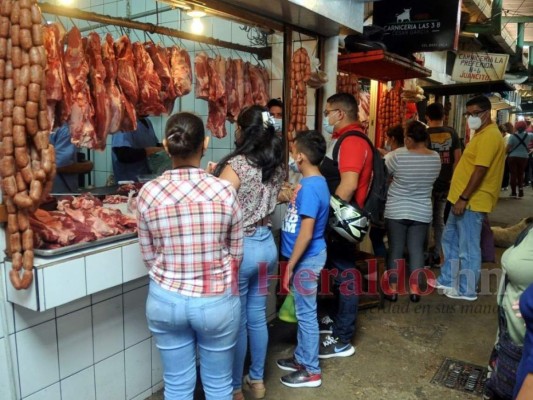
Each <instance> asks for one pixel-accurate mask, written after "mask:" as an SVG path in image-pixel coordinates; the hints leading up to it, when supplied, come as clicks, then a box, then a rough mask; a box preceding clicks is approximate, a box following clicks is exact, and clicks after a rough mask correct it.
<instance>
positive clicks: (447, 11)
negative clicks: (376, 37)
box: [373, 0, 461, 54]
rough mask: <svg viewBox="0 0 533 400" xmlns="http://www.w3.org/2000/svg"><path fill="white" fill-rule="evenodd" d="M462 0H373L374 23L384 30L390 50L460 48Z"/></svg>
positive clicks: (385, 41)
mask: <svg viewBox="0 0 533 400" xmlns="http://www.w3.org/2000/svg"><path fill="white" fill-rule="evenodd" d="M460 3H461V2H460V1H459V0H382V1H379V2H376V3H374V16H373V24H374V25H377V26H380V27H382V28H383V29H384V30H385V36H384V37H383V43H385V45H386V46H387V50H389V51H391V52H394V53H399V54H408V53H414V52H418V51H422V52H426V51H441V50H457V46H458V42H459V21H460V17H461V7H460Z"/></svg>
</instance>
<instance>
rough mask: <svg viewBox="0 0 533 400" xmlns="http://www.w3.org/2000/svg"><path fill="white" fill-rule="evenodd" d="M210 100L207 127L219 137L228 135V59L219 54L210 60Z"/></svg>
mask: <svg viewBox="0 0 533 400" xmlns="http://www.w3.org/2000/svg"><path fill="white" fill-rule="evenodd" d="M208 70H209V100H208V103H207V108H208V113H207V129H209V130H210V131H211V133H212V134H213V135H215V136H216V137H217V138H223V137H225V136H226V134H227V133H226V114H227V109H228V99H227V97H226V61H225V60H224V59H223V58H222V57H220V56H217V57H216V58H215V59H211V58H210V59H209V60H208Z"/></svg>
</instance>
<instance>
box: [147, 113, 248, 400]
mask: <svg viewBox="0 0 533 400" xmlns="http://www.w3.org/2000/svg"><path fill="white" fill-rule="evenodd" d="M208 143H209V138H208V137H206V136H205V133H204V126H203V123H202V120H201V119H200V118H198V117H197V116H196V115H194V114H190V113H185V112H182V113H178V114H175V115H173V116H172V117H170V118H169V120H168V122H167V125H166V128H165V139H164V141H163V146H164V147H165V150H166V151H167V152H168V153H169V155H170V157H171V159H172V167H173V169H172V170H170V171H166V172H164V173H163V175H161V176H160V177H158V178H156V179H154V180H152V181H150V182H148V183H146V184H145V185H144V186H143V188H142V189H141V191H140V193H139V196H138V199H137V211H138V213H137V215H138V217H137V218H138V230H139V244H140V247H141V252H142V256H143V259H144V262H145V264H146V266H147V268H149V270H150V271H149V275H150V285H149V292H148V299H147V301H146V318H147V320H148V328H149V329H150V331H151V332H152V334H153V336H154V338H155V341H156V346H157V348H158V349H159V352H160V355H161V361H162V364H163V379H164V383H165V400H176V399H180V400H183V399H190V400H192V399H193V395H194V387H195V384H196V360H197V356H198V358H199V360H200V373H201V377H202V384H203V388H204V392H205V397H206V399H208V400H221V399H222V400H231V399H232V392H233V387H232V367H233V354H234V351H235V345H236V342H237V333H238V329H239V314H240V298H239V296H238V294H237V293H236V290H235V291H234V290H232V288H233V279H236V278H235V277H234V275H235V271H237V269H238V267H239V264H240V262H241V259H242V244H243V234H242V212H241V208H240V206H239V203H238V200H237V194H236V192H235V189H234V188H233V187H232V186H231V185H230V184H229V183H228V182H227V181H223V180H221V179H218V178H215V177H214V176H211V175H208V174H207V173H206V172H205V171H203V170H202V169H200V160H201V158H202V156H203V154H204V152H205V149H206V148H207V145H208ZM235 285H236V283H235ZM197 352H198V354H197Z"/></svg>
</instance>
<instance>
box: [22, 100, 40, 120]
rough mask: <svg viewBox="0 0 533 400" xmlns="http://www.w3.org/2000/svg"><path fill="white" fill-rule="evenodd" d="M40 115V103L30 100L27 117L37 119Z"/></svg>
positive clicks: (27, 104)
mask: <svg viewBox="0 0 533 400" xmlns="http://www.w3.org/2000/svg"><path fill="white" fill-rule="evenodd" d="M38 116H39V103H36V102H35V101H28V102H27V103H26V115H25V117H27V118H31V119H35V118H37V117H38Z"/></svg>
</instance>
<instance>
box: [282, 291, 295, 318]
mask: <svg viewBox="0 0 533 400" xmlns="http://www.w3.org/2000/svg"><path fill="white" fill-rule="evenodd" d="M278 317H279V319H281V320H282V321H284V322H289V323H292V324H295V323H297V322H298V320H297V319H296V309H295V308H294V296H293V295H292V292H289V294H288V295H287V297H285V301H284V302H283V304H282V305H281V308H280V309H279V313H278Z"/></svg>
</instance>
